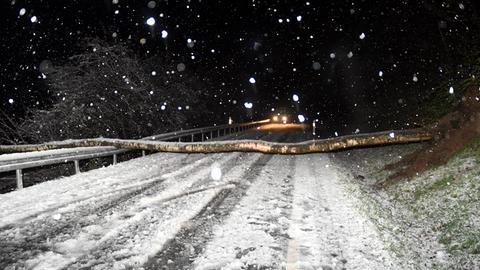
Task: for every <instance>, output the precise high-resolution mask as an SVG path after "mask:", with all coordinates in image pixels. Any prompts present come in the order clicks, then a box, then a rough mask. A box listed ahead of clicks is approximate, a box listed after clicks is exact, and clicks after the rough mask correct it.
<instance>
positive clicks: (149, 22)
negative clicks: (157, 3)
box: [147, 17, 155, 26]
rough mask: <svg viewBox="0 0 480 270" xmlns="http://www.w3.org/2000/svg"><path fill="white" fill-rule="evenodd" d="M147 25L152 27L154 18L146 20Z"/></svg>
mask: <svg viewBox="0 0 480 270" xmlns="http://www.w3.org/2000/svg"><path fill="white" fill-rule="evenodd" d="M147 24H148V25H150V26H154V25H155V18H153V17H150V18H148V19H147Z"/></svg>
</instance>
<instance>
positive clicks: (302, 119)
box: [298, 114, 305, 123]
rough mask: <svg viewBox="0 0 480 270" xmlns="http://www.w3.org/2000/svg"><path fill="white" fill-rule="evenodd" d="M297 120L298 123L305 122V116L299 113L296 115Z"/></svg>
mask: <svg viewBox="0 0 480 270" xmlns="http://www.w3.org/2000/svg"><path fill="white" fill-rule="evenodd" d="M298 121H300V123H303V122H305V116H303V115H301V114H299V115H298Z"/></svg>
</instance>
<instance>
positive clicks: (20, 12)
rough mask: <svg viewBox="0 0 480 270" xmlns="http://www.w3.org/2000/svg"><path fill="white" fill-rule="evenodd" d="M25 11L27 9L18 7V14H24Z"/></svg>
mask: <svg viewBox="0 0 480 270" xmlns="http://www.w3.org/2000/svg"><path fill="white" fill-rule="evenodd" d="M25 13H27V10H26V9H24V8H22V9H20V11H19V12H18V14H19V15H20V16H23V15H25Z"/></svg>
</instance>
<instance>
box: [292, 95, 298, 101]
mask: <svg viewBox="0 0 480 270" xmlns="http://www.w3.org/2000/svg"><path fill="white" fill-rule="evenodd" d="M292 98H293V101H295V102H297V101H298V95H296V94H294V95H293V97H292Z"/></svg>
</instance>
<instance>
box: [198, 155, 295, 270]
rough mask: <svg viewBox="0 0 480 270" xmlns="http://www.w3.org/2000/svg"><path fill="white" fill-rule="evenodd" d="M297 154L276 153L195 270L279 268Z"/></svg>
mask: <svg viewBox="0 0 480 270" xmlns="http://www.w3.org/2000/svg"><path fill="white" fill-rule="evenodd" d="M295 159H296V157H292V156H290V157H289V156H274V157H273V158H272V159H271V160H270V161H269V162H268V163H267V164H266V165H265V167H264V168H263V170H262V171H261V172H260V174H259V175H258V176H257V177H256V180H255V181H254V182H253V183H252V185H251V186H250V188H249V189H248V190H247V192H246V195H245V196H244V197H243V199H242V200H241V201H240V202H239V204H238V205H237V206H236V207H235V208H234V210H233V211H232V212H231V213H230V216H229V217H228V218H227V219H226V221H225V223H223V224H219V225H216V228H214V236H213V239H212V240H211V241H210V242H209V243H208V244H207V246H206V248H205V252H204V253H203V254H201V255H200V256H199V257H197V259H196V260H195V262H194V263H193V265H194V267H195V268H196V269H241V268H242V269H244V268H246V269H250V268H249V267H253V268H254V269H263V268H265V267H266V268H268V269H270V268H273V269H278V268H281V266H282V265H283V264H284V257H285V246H286V242H287V235H286V230H287V229H288V219H287V217H288V215H289V211H288V206H289V205H290V203H291V198H290V196H289V193H290V191H291V184H290V182H291V175H290V174H291V173H293V171H292V169H293V168H294V165H293V163H294V161H295Z"/></svg>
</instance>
